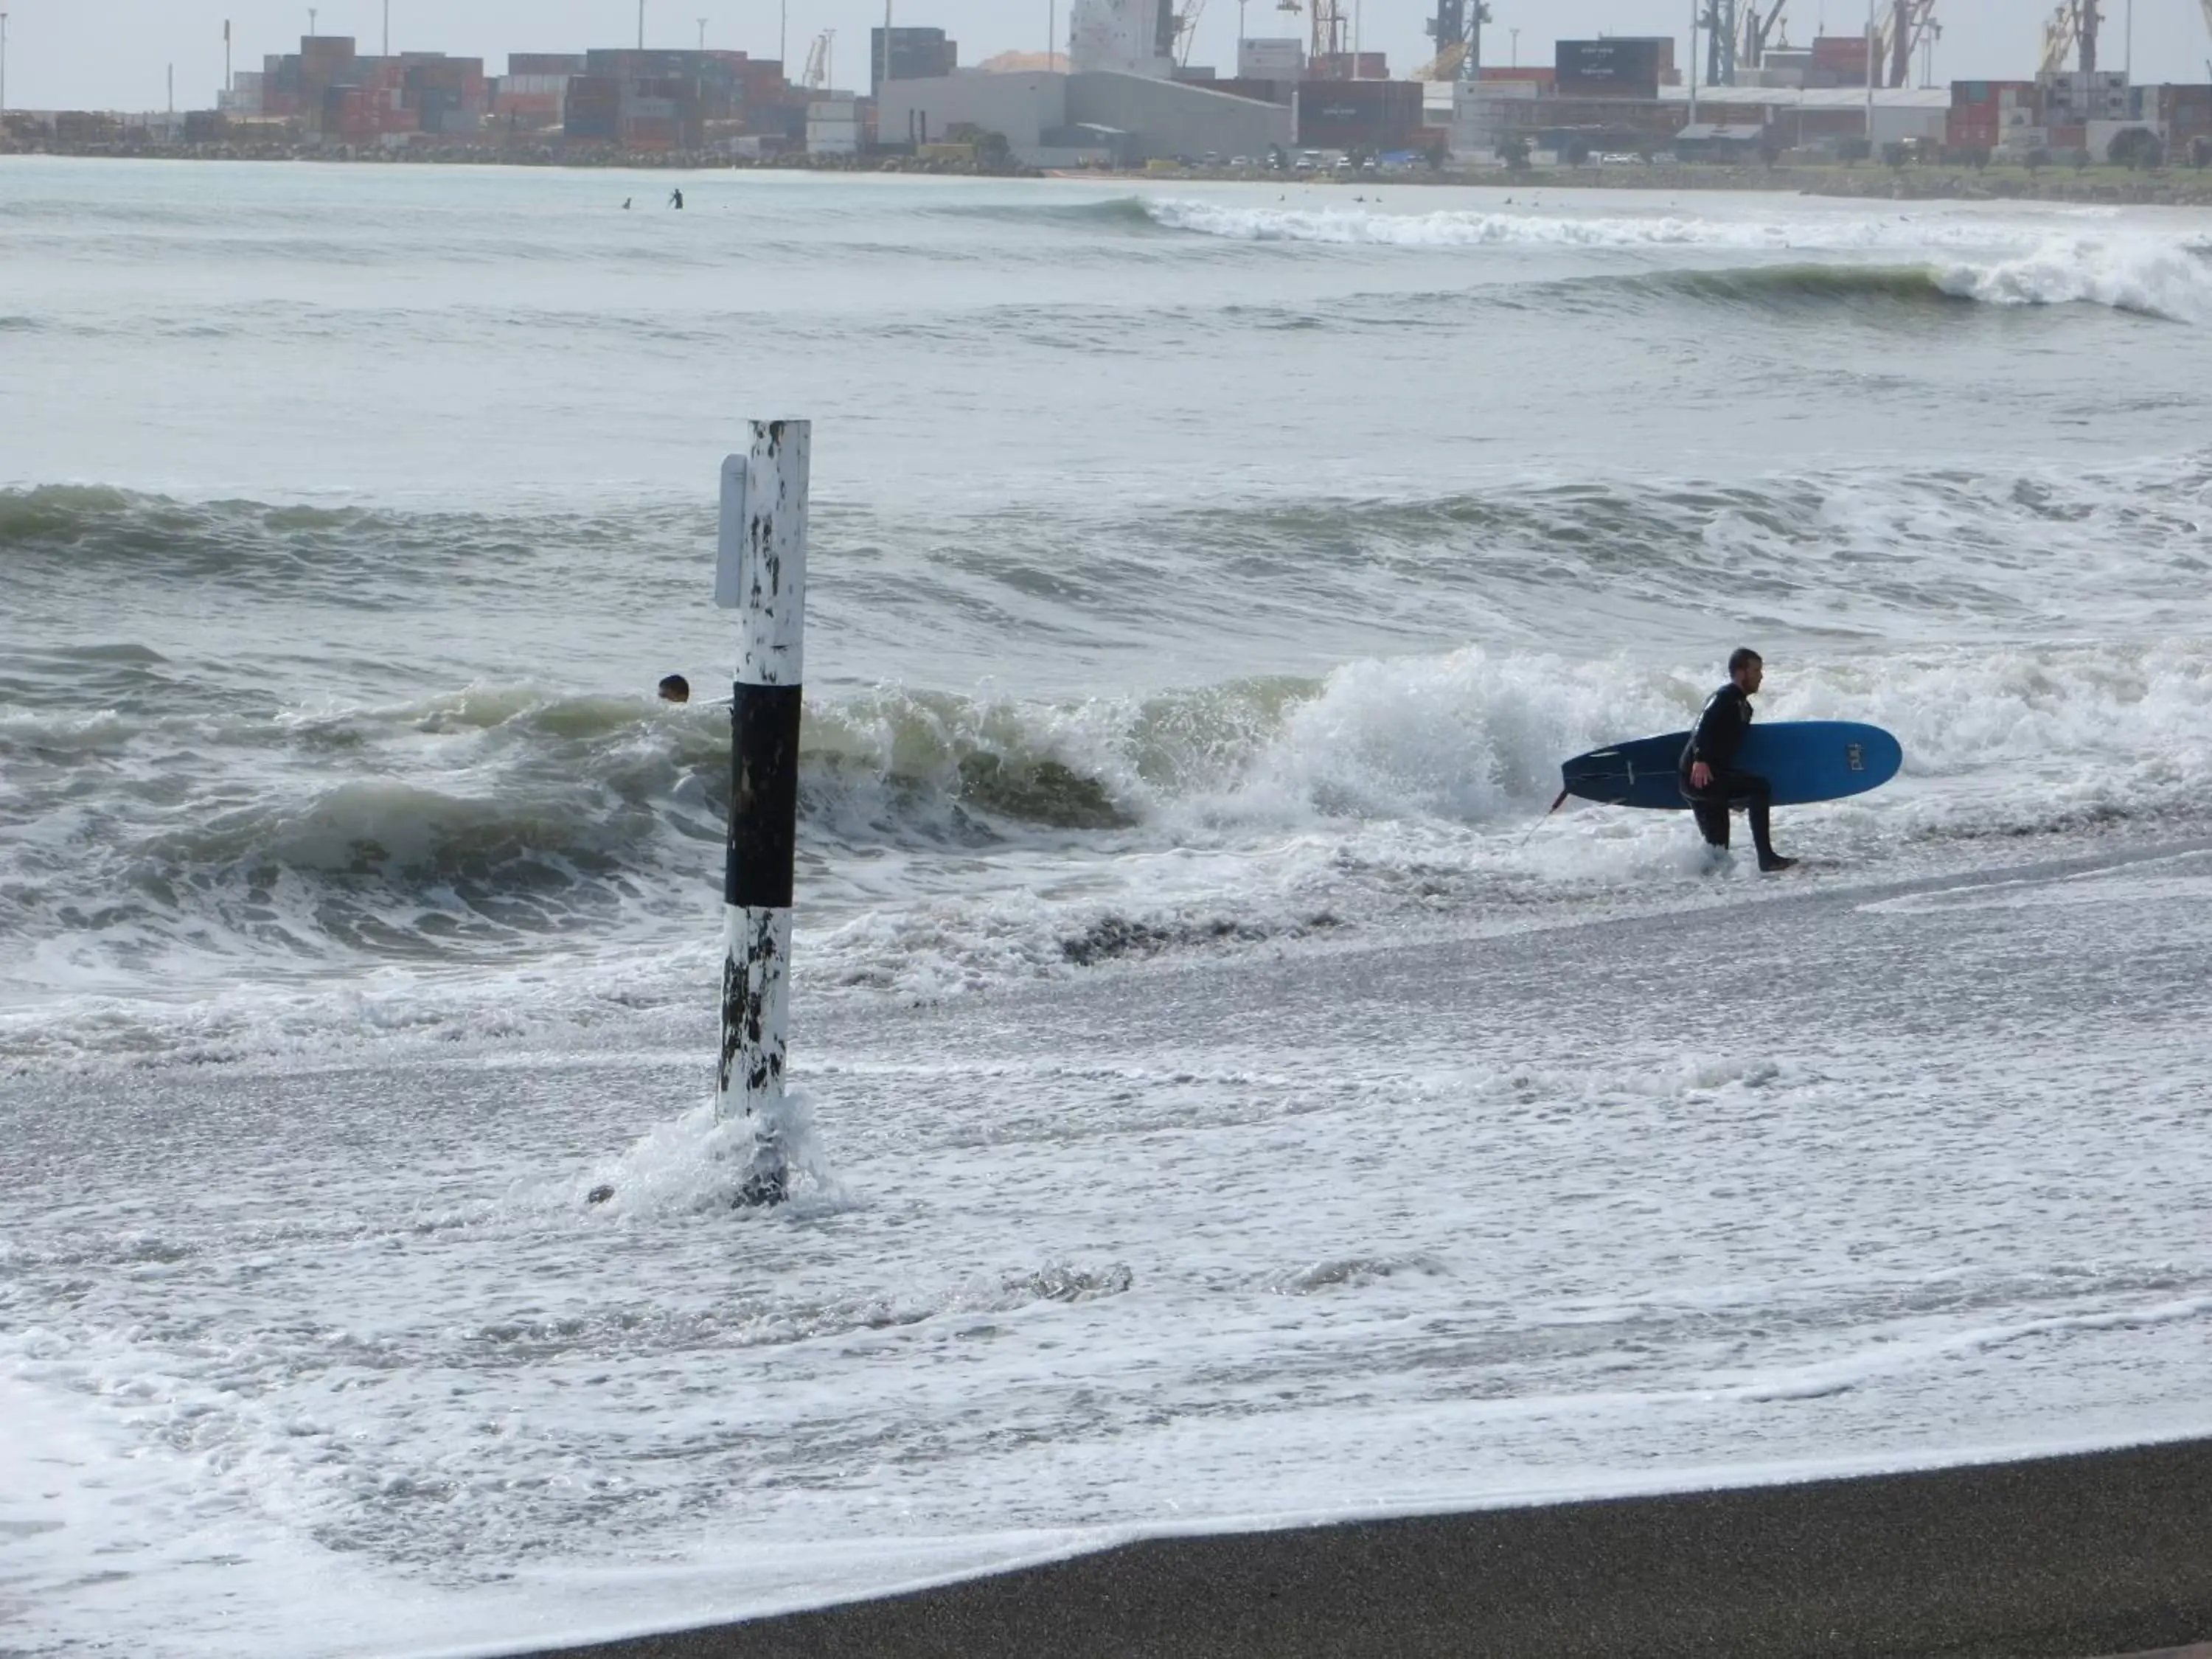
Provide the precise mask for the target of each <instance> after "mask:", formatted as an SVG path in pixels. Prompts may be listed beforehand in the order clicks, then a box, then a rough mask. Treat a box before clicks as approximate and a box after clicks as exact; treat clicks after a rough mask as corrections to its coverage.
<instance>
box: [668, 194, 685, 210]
mask: <svg viewBox="0 0 2212 1659" xmlns="http://www.w3.org/2000/svg"><path fill="white" fill-rule="evenodd" d="M668 205H669V206H671V207H672V208H675V209H677V210H679V211H680V210H682V208H683V206H684V192H683V191H680V190H671V191H669V192H668Z"/></svg>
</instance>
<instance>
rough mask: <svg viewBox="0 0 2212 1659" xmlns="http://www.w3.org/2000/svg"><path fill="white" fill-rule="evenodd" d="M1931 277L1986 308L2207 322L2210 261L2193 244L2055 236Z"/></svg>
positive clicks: (1951, 265)
mask: <svg viewBox="0 0 2212 1659" xmlns="http://www.w3.org/2000/svg"><path fill="white" fill-rule="evenodd" d="M1936 283H1937V285H1938V286H1939V287H1941V288H1942V290H1943V291H1944V292H1945V293H1947V294H1954V295H1960V297H1961V298H1965V299H1971V300H1979V301H1983V302H1984V303H1985V304H1990V305H2002V306H2050V305H2069V304H2074V303H2076V302H2086V303H2088V304H2092V305H2100V306H2109V307H2112V309H2113V310H2115V311H2135V312H2142V313H2146V314H2147V315H2150V316H2154V317H2165V318H2169V319H2172V320H2174V321H2176V322H2184V323H2196V324H2212V257H2208V250H2207V246H2206V245H2205V244H2204V243H2203V242H2202V241H2199V240H2187V241H2184V240H2178V239H2165V240H2152V239H2149V238H2146V237H2141V236H2136V237H2130V238H2121V239H2092V238H2054V239H2052V240H2049V241H2046V242H2045V243H2044V244H2043V245H2042V246H2039V247H2037V248H2035V249H2033V251H2030V252H2023V253H2021V254H2020V255H2018V256H2017V257H2015V258H2008V259H2000V260H1996V261H1994V262H1989V261H1984V262H1963V261H1945V262H1943V263H1942V264H1938V265H1937V266H1936Z"/></svg>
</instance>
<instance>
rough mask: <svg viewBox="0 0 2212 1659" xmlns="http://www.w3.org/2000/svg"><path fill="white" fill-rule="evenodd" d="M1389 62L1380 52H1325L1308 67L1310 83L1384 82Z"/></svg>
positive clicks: (1386, 77) (1387, 73) (1388, 69)
mask: <svg viewBox="0 0 2212 1659" xmlns="http://www.w3.org/2000/svg"><path fill="white" fill-rule="evenodd" d="M1389 75H1390V65H1389V61H1388V60H1387V59H1386V58H1384V56H1383V54H1382V53H1381V52H1322V53H1321V54H1320V55H1319V56H1317V57H1316V58H1314V59H1313V61H1312V62H1311V63H1310V64H1307V66H1306V78H1307V79H1308V80H1310V81H1383V80H1388V79H1389Z"/></svg>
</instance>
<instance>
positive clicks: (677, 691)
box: [660, 674, 691, 702]
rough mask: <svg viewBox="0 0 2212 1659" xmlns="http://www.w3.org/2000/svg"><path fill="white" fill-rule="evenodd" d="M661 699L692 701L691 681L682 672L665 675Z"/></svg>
mask: <svg viewBox="0 0 2212 1659" xmlns="http://www.w3.org/2000/svg"><path fill="white" fill-rule="evenodd" d="M660 700H661V702H690V701H691V682H690V681H689V680H687V679H685V678H684V676H683V675H681V674H669V675H665V676H664V677H663V678H662V679H661V682H660Z"/></svg>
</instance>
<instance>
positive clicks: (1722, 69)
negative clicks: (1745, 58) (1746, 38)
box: [1704, 0, 1757, 87]
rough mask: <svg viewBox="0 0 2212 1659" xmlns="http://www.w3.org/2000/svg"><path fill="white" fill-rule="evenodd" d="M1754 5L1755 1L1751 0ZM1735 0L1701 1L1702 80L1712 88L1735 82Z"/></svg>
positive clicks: (1732, 84) (1730, 85)
mask: <svg viewBox="0 0 2212 1659" xmlns="http://www.w3.org/2000/svg"><path fill="white" fill-rule="evenodd" d="M1756 4H1757V0H1753V5H1754V6H1756ZM1735 19H1736V6H1735V0H1705V18H1704V21H1705V81H1706V82H1707V84H1709V85H1711V86H1716V87H1732V86H1734V85H1735V43H1736V24H1735Z"/></svg>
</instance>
